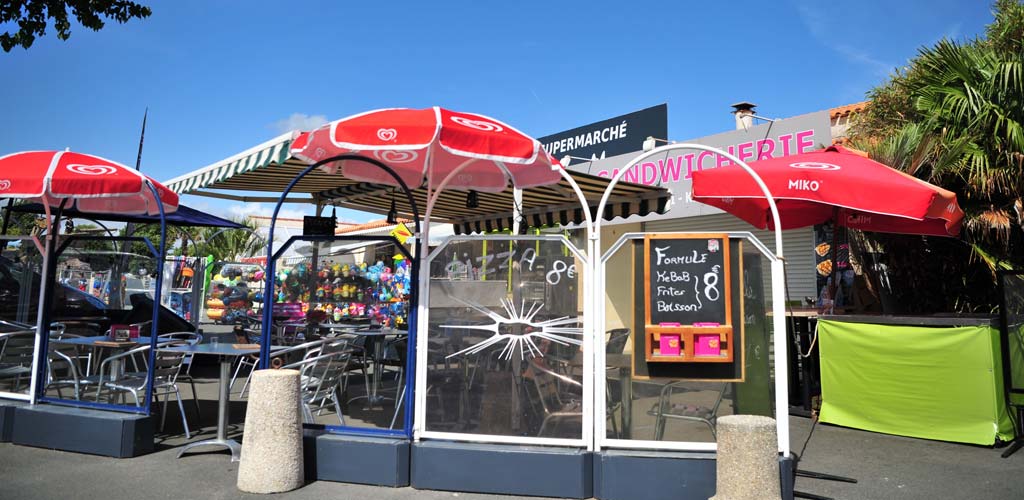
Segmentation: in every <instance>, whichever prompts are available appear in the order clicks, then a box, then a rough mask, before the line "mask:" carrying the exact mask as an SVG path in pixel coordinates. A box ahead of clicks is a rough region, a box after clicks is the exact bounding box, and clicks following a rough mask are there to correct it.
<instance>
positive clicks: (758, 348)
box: [604, 239, 774, 443]
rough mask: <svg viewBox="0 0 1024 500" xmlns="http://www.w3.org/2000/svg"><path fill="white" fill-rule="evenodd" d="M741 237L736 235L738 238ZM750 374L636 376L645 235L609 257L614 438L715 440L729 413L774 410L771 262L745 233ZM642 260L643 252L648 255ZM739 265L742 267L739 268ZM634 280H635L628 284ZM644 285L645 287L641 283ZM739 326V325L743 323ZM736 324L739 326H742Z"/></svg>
mask: <svg viewBox="0 0 1024 500" xmlns="http://www.w3.org/2000/svg"><path fill="white" fill-rule="evenodd" d="M734 241H735V239H734ZM741 248H742V256H743V259H742V279H743V289H742V293H736V292H734V293H733V297H734V307H737V305H738V304H739V303H740V301H741V299H742V306H743V311H742V312H743V325H742V328H743V342H744V349H743V364H744V369H743V379H742V381H716V380H702V379H687V378H678V379H676V378H672V379H670V378H648V377H642V376H635V375H634V373H633V369H632V363H633V362H634V358H633V356H634V355H639V356H643V355H644V354H643V353H642V352H641V353H636V352H634V345H635V344H634V340H635V335H637V332H640V334H642V333H643V328H644V324H643V323H644V317H643V314H644V313H643V307H644V304H643V300H644V296H643V293H642V291H641V292H640V293H637V291H638V289H639V287H641V286H642V283H643V276H642V275H640V274H639V273H642V272H643V267H642V264H641V265H639V266H638V265H636V262H637V260H635V259H642V253H641V252H642V251H643V240H642V239H641V240H634V241H632V242H630V243H627V244H626V245H624V246H623V247H621V248H620V249H619V251H618V252H617V253H616V254H614V255H612V256H611V257H610V258H609V259H608V261H607V263H606V264H605V266H606V267H605V282H606V287H605V288H606V289H605V291H604V297H605V318H604V324H605V329H606V332H605V336H604V346H605V353H606V365H607V366H606V367H605V371H606V382H605V398H606V409H605V412H606V417H607V420H606V427H605V428H606V433H605V437H606V438H608V439H632V440H644V441H650V440H653V441H674V442H708V443H713V442H715V426H716V421H717V419H718V418H719V417H721V416H723V415H733V414H754V415H766V416H774V408H773V404H774V379H773V370H772V363H773V359H772V352H771V351H772V336H771V335H772V332H771V328H772V325H771V321H770V318H769V317H768V316H767V315H766V313H767V312H768V311H769V310H770V307H771V297H770V296H768V297H766V296H765V293H764V292H765V290H766V289H768V290H770V287H766V286H764V285H763V283H765V282H768V281H770V263H769V261H768V259H767V258H766V257H764V256H763V255H762V254H761V253H760V252H758V251H757V250H756V249H755V248H754V247H753V245H751V244H749V243H747V242H746V240H742V243H741ZM640 262H642V260H641V261H640ZM734 272H735V271H734ZM626 284H631V285H626ZM641 290H642V289H641ZM736 330H738V329H736ZM734 331H735V330H734Z"/></svg>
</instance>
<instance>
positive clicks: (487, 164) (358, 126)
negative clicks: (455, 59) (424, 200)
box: [292, 106, 562, 192]
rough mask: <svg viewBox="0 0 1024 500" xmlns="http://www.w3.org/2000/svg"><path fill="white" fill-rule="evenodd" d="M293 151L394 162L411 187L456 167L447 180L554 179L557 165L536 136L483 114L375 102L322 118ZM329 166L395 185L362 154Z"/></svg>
mask: <svg viewBox="0 0 1024 500" xmlns="http://www.w3.org/2000/svg"><path fill="white" fill-rule="evenodd" d="M292 154H293V155H295V156H297V157H299V158H302V159H304V160H306V161H309V162H317V161H320V160H322V159H324V158H328V157H331V156H336V155H340V154H358V155H362V156H366V157H368V158H373V159H376V160H379V161H381V162H383V163H385V164H387V165H388V166H389V167H391V168H392V169H394V170H395V171H396V173H397V174H398V176H399V177H401V178H402V180H403V181H405V183H406V184H407V185H408V186H409V187H410V188H416V187H419V186H421V185H422V184H423V183H424V180H425V179H428V178H429V179H431V180H432V182H433V185H434V186H435V187H436V186H437V184H439V183H440V182H441V180H442V179H444V178H445V176H446V175H448V174H449V173H451V172H452V171H454V170H455V169H457V168H459V167H460V166H462V165H467V166H466V167H465V168H463V169H462V170H460V172H459V174H457V175H456V176H455V177H454V178H452V180H451V181H450V182H449V183H448V186H447V187H452V188H456V189H475V190H480V191H491V192H498V191H503V190H504V189H505V187H506V186H508V184H509V182H510V181H511V182H512V184H513V185H514V186H516V187H520V188H527V187H534V186H541V185H546V184H552V183H555V182H558V181H559V180H560V179H561V174H560V173H559V172H558V169H560V168H562V166H561V165H560V164H559V163H558V160H556V159H555V158H554V157H552V156H551V155H549V154H548V153H547V152H545V151H544V150H543V149H542V148H541V145H540V143H539V142H538V141H537V140H536V139H532V138H530V137H529V136H527V135H525V134H523V133H522V132H519V131H518V130H516V129H514V128H512V127H510V126H508V125H506V124H504V123H502V122H500V121H498V120H495V119H493V118H489V117H486V116H483V115H477V114H472V113H460V112H456V111H450V110H447V109H444V108H439V107H436V106H435V107H433V108H427V109H381V110H377V111H369V112H366V113H362V114H358V115H354V116H350V117H348V118H343V119H341V120H337V121H334V122H331V123H328V124H326V125H324V126H322V127H320V128H318V129H316V130H314V131H312V132H310V133H308V134H303V135H300V136H299V137H298V138H296V140H295V141H294V142H293V143H292ZM325 170H327V171H329V172H332V173H333V172H335V171H340V172H342V173H343V174H344V175H345V177H348V178H351V179H355V180H358V181H363V182H373V183H379V184H389V185H395V184H396V182H395V180H394V179H392V178H391V176H390V175H388V174H387V173H386V172H384V171H383V170H381V169H379V168H377V167H375V166H373V165H371V164H368V163H366V162H362V161H340V162H334V163H331V164H329V165H325Z"/></svg>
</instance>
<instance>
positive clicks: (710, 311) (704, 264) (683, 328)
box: [643, 234, 734, 363]
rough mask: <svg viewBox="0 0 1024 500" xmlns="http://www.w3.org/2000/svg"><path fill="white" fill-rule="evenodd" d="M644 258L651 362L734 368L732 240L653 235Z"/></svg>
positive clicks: (719, 236) (647, 351)
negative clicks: (704, 364) (730, 365)
mask: <svg viewBox="0 0 1024 500" xmlns="http://www.w3.org/2000/svg"><path fill="white" fill-rule="evenodd" d="M643 258H644V287H643V290H644V320H645V339H646V345H645V355H646V359H647V361H648V362H664V363H679V362H687V363H697V362H701V363H729V362H732V359H733V352H734V349H733V346H732V325H731V323H732V301H731V298H732V297H731V293H730V288H731V279H732V277H731V275H730V270H729V267H730V264H731V261H730V260H729V236H728V235H726V234H665V235H659V234H649V235H647V236H646V237H645V238H644V250H643Z"/></svg>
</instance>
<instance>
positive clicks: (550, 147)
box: [538, 104, 668, 165]
mask: <svg viewBox="0 0 1024 500" xmlns="http://www.w3.org/2000/svg"><path fill="white" fill-rule="evenodd" d="M648 137H656V138H659V139H664V138H666V137H668V104H659V105H657V106H653V107H650V108H647V109H641V110H640V111H634V112H632V113H628V114H625V115H622V116H616V117H615V118H609V119H607V120H601V121H599V122H596V123H591V124H590V125H584V126H582V127H576V128H574V129H572V130H567V131H565V132H559V133H557V134H551V135H549V136H546V137H541V138H539V139H538V140H539V141H540V143H541V144H543V145H544V149H546V150H547V152H548V153H551V155H553V156H554V157H555V158H559V159H561V158H562V157H564V156H566V155H569V156H577V157H580V158H588V159H595V160H597V159H601V158H606V157H608V158H610V157H612V156H618V155H622V154H626V153H632V152H634V151H640V150H642V149H643V146H644V141H645V140H646V139H647V138H648ZM581 161H584V160H572V161H571V162H570V165H571V164H574V163H579V162H581Z"/></svg>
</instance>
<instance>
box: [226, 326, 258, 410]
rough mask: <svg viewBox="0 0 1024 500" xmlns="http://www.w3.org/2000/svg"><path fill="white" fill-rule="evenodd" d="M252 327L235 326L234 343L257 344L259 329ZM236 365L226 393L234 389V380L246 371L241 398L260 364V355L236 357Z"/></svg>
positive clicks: (240, 393)
mask: <svg viewBox="0 0 1024 500" xmlns="http://www.w3.org/2000/svg"><path fill="white" fill-rule="evenodd" d="M252 326H253V325H248V326H246V325H241V324H239V325H235V328H234V334H235V342H238V343H239V344H259V343H260V341H261V339H260V330H259V327H258V325H257V326H256V328H253V327H252ZM237 363H238V364H237V365H235V373H234V374H233V375H231V382H230V383H229V384H228V392H230V391H231V389H232V388H234V387H235V380H236V379H238V375H239V374H240V373H242V371H243V370H248V373H247V374H246V375H245V383H244V384H242V391H241V392H239V397H242V395H244V394H245V390H246V389H247V388H248V387H249V380H251V379H252V373H253V372H254V371H256V366H257V365H259V364H260V355H259V353H254V354H249V355H247V356H238V361H237Z"/></svg>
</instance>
